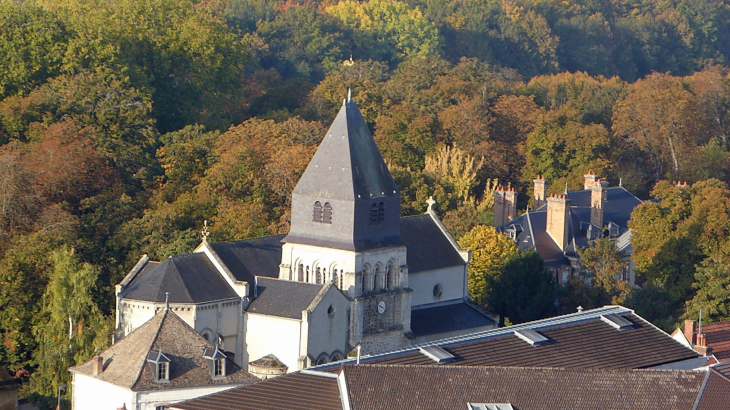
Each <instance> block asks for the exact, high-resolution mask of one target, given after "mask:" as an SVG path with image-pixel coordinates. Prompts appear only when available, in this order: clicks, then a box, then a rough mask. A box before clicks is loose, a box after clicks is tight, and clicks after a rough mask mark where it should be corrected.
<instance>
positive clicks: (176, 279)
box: [122, 253, 238, 303]
mask: <svg viewBox="0 0 730 410" xmlns="http://www.w3.org/2000/svg"><path fill="white" fill-rule="evenodd" d="M166 292H169V294H170V303H201V302H209V301H213V300H221V299H230V298H236V297H238V295H237V294H236V292H235V291H234V290H233V289H231V287H230V286H229V285H228V283H227V282H226V281H225V279H223V276H222V275H221V274H220V273H219V272H218V270H217V269H216V268H215V266H213V264H212V263H211V261H210V260H209V259H208V257H207V256H206V255H205V254H204V253H193V254H188V255H177V256H171V257H170V258H167V259H165V260H164V261H163V262H160V263H154V262H147V264H146V265H145V266H144V267H143V268H142V270H141V271H140V272H139V273H137V275H135V276H134V278H133V279H132V280H131V281H130V283H129V284H128V285H127V286H126V287H125V288H124V290H123V291H122V297H123V298H125V299H133V300H143V301H149V302H164V301H165V293H166Z"/></svg>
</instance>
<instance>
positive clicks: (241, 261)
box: [210, 235, 284, 284]
mask: <svg viewBox="0 0 730 410" xmlns="http://www.w3.org/2000/svg"><path fill="white" fill-rule="evenodd" d="M283 238H284V235H276V236H267V237H263V238H255V239H248V240H245V241H238V242H223V243H212V244H210V246H211V247H212V248H213V250H214V251H215V253H216V254H217V255H218V257H220V258H221V260H222V261H223V263H224V264H225V265H226V267H227V268H228V270H230V271H231V273H232V274H233V276H235V277H236V279H237V280H240V281H245V282H248V283H251V284H253V281H254V277H255V276H266V277H269V278H277V277H279V264H280V263H281V240H282V239H283Z"/></svg>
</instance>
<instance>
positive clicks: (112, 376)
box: [69, 309, 258, 391]
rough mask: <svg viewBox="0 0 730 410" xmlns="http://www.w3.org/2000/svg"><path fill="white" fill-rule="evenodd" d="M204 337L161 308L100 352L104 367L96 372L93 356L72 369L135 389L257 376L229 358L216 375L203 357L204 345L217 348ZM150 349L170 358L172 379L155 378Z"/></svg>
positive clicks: (241, 381) (244, 380)
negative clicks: (223, 371)
mask: <svg viewBox="0 0 730 410" xmlns="http://www.w3.org/2000/svg"><path fill="white" fill-rule="evenodd" d="M214 348H215V347H214V346H213V345H211V344H210V343H209V342H208V341H207V340H205V338H203V337H202V336H200V335H199V334H198V333H197V332H196V331H195V330H194V329H193V328H191V327H190V326H188V324H187V323H185V322H184V321H183V320H182V319H180V317H179V316H178V315H177V314H175V313H174V312H172V311H170V310H164V309H163V310H162V311H161V312H160V313H158V314H157V315H156V316H155V317H153V318H152V319H150V320H149V321H147V323H145V324H144V325H142V326H140V327H139V328H137V329H136V330H135V331H134V332H132V333H130V334H129V335H128V336H127V337H125V338H124V339H122V340H120V341H119V342H117V343H116V344H114V345H113V346H112V347H110V348H109V349H107V350H106V351H104V352H103V353H101V355H100V356H102V357H103V358H104V365H103V369H104V371H103V372H102V373H101V374H99V375H98V376H94V375H93V359H92V360H89V361H88V362H86V363H84V364H82V365H79V366H74V367H72V368H70V369H69V371H71V372H73V373H80V374H84V375H86V376H90V377H94V378H96V379H98V380H102V381H105V382H108V383H111V384H114V385H116V386H120V387H123V388H126V389H130V390H132V391H144V390H160V389H179V388H185V387H193V386H206V385H220V384H245V383H251V382H254V381H257V380H258V378H257V377H255V376H253V375H251V374H249V373H248V372H246V371H244V370H243V369H241V368H240V367H239V366H238V365H236V364H235V363H234V362H233V361H231V360H230V359H226V377H225V378H222V379H213V378H212V377H211V375H210V371H209V370H208V365H207V363H206V362H205V359H203V352H204V351H205V349H214ZM151 351H156V352H159V351H161V352H162V353H163V354H164V355H165V356H166V357H168V358H169V359H170V370H169V371H170V381H169V383H157V382H155V379H154V375H153V374H152V371H151V370H150V367H149V366H148V365H147V356H148V355H149V353H150V352H151Z"/></svg>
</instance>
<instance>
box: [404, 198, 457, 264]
mask: <svg viewBox="0 0 730 410" xmlns="http://www.w3.org/2000/svg"><path fill="white" fill-rule="evenodd" d="M400 234H401V236H402V237H403V240H404V241H405V242H406V248H407V249H408V251H407V253H406V259H407V263H408V274H409V275H410V274H414V273H418V272H422V271H428V270H435V269H441V268H447V267H451V266H463V265H464V264H465V262H464V259H462V257H461V255H459V252H458V251H457V250H456V249H455V248H454V246H453V245H452V244H451V242H449V240H448V238H446V236H445V234H444V233H443V232H442V231H441V229H439V226H438V225H437V224H436V222H435V221H434V220H433V218H431V216H430V215H429V214H427V213H426V214H423V215H417V216H409V217H405V218H401V219H400Z"/></svg>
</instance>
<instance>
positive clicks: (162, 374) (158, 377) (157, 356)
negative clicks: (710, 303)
mask: <svg viewBox="0 0 730 410" xmlns="http://www.w3.org/2000/svg"><path fill="white" fill-rule="evenodd" d="M147 363H148V364H149V366H150V370H151V371H152V375H153V376H154V378H155V381H156V382H157V383H165V382H168V381H170V359H169V358H168V357H167V356H165V355H164V354H163V353H162V351H157V350H152V351H150V352H149V353H148V354H147Z"/></svg>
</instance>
